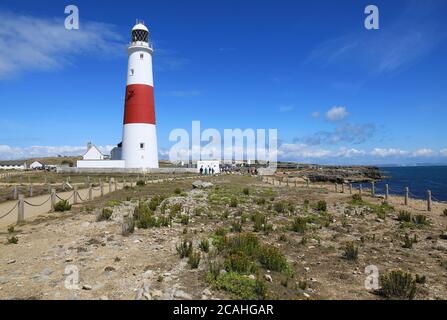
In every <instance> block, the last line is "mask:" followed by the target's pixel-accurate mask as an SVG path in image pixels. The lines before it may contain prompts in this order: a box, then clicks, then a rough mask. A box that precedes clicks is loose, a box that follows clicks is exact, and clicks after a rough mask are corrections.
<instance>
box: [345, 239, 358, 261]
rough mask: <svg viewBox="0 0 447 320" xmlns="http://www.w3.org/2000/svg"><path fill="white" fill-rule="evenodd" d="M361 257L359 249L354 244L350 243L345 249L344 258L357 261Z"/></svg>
mask: <svg viewBox="0 0 447 320" xmlns="http://www.w3.org/2000/svg"><path fill="white" fill-rule="evenodd" d="M358 255H359V248H358V247H357V246H356V245H355V244H354V242H348V243H347V244H346V246H345V248H344V252H343V257H344V258H345V259H346V260H350V261H357V259H358Z"/></svg>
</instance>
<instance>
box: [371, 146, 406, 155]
mask: <svg viewBox="0 0 447 320" xmlns="http://www.w3.org/2000/svg"><path fill="white" fill-rule="evenodd" d="M407 154H408V152H407V151H404V150H401V149H395V148H389V149H384V148H374V150H373V151H371V155H372V156H377V157H395V156H405V155H407Z"/></svg>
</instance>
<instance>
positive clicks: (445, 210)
mask: <svg viewBox="0 0 447 320" xmlns="http://www.w3.org/2000/svg"><path fill="white" fill-rule="evenodd" d="M442 215H443V216H444V217H447V209H444V211H442Z"/></svg>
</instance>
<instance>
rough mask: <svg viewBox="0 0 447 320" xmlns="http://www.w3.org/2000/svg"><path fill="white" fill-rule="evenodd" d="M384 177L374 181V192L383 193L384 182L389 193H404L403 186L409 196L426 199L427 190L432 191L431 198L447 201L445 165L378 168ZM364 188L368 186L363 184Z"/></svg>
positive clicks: (446, 167)
mask: <svg viewBox="0 0 447 320" xmlns="http://www.w3.org/2000/svg"><path fill="white" fill-rule="evenodd" d="M379 169H380V171H381V172H382V175H383V176H386V177H387V178H386V179H383V180H381V181H378V182H376V193H378V194H384V193H385V184H388V185H389V190H390V194H394V195H404V193H405V187H408V188H409V190H410V197H412V198H417V199H426V198H427V190H430V191H431V192H432V197H433V200H435V201H443V202H444V201H447V166H414V167H382V168H379ZM364 186H365V187H366V188H369V187H370V186H369V185H368V184H364Z"/></svg>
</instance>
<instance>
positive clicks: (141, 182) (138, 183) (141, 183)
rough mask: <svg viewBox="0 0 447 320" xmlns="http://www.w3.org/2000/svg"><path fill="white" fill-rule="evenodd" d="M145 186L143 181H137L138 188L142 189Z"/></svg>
mask: <svg viewBox="0 0 447 320" xmlns="http://www.w3.org/2000/svg"><path fill="white" fill-rule="evenodd" d="M145 184H146V182H144V181H143V180H138V181H137V186H138V187H144V185H145Z"/></svg>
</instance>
